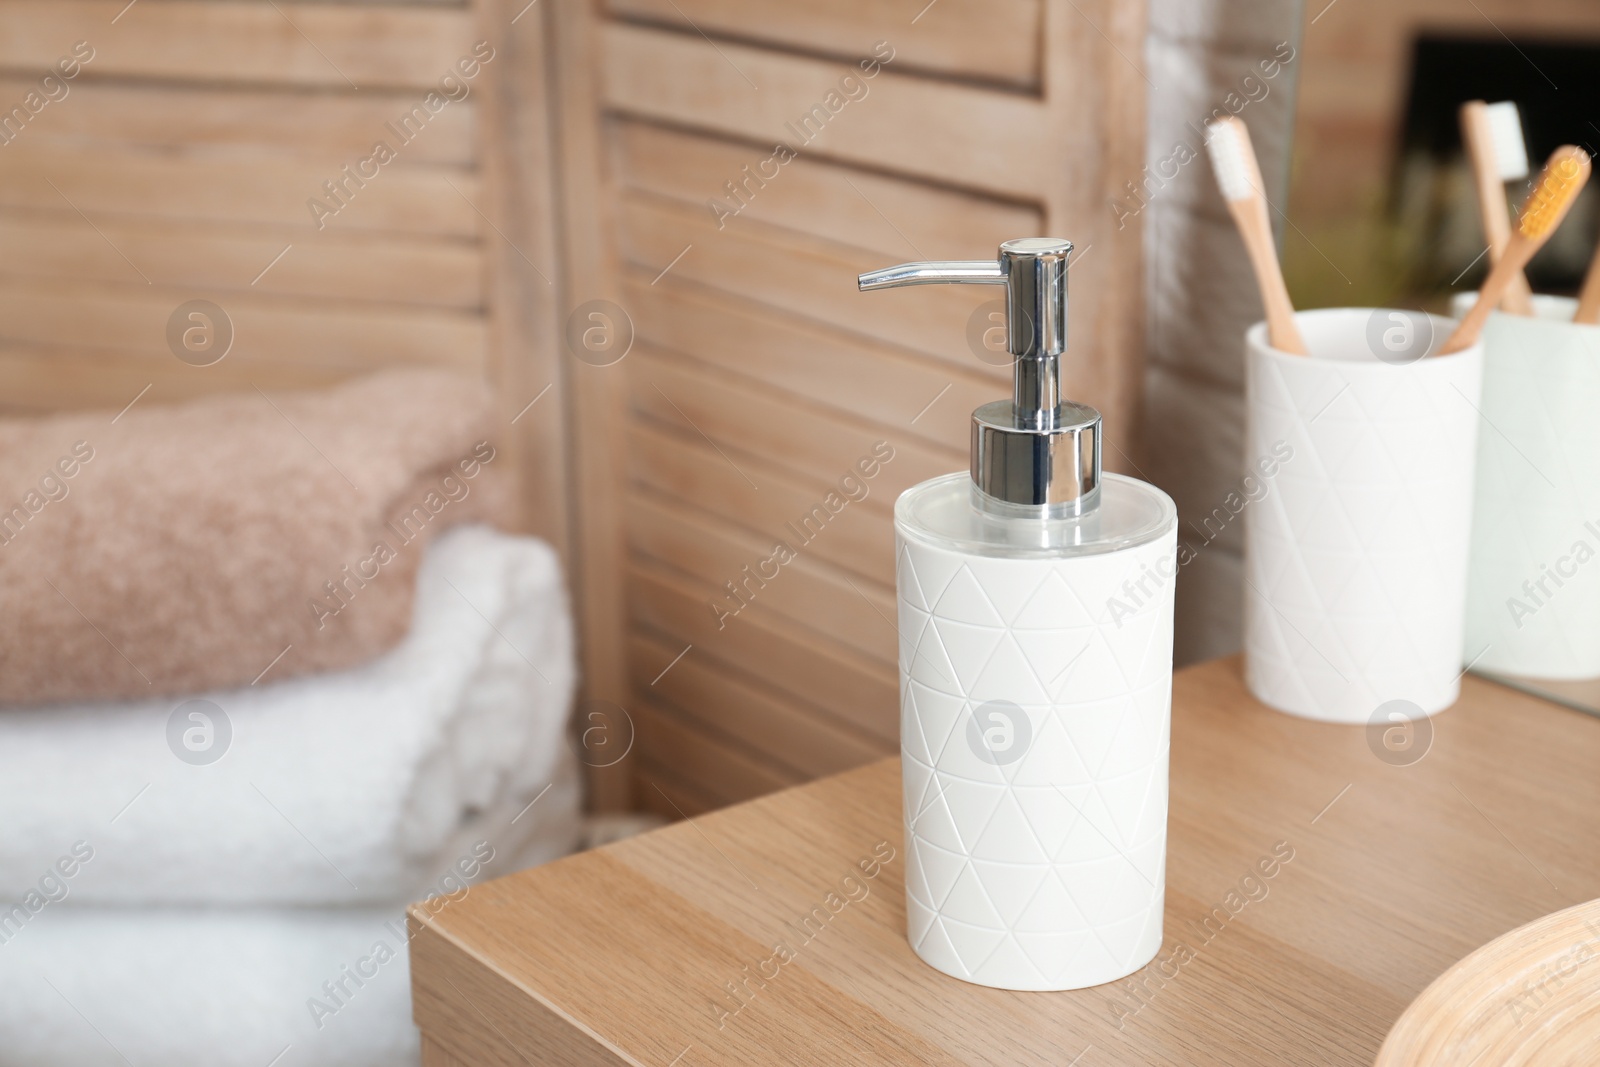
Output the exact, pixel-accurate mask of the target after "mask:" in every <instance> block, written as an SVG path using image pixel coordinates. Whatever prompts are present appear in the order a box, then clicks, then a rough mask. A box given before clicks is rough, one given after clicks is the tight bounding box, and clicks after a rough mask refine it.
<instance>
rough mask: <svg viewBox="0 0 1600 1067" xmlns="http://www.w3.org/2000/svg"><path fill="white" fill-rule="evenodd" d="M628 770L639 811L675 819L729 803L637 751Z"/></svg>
mask: <svg viewBox="0 0 1600 1067" xmlns="http://www.w3.org/2000/svg"><path fill="white" fill-rule="evenodd" d="M636 761H637V762H636V764H635V766H634V767H633V768H632V769H631V773H632V778H633V785H632V790H633V796H634V798H635V800H636V802H637V803H638V805H639V810H641V811H646V812H649V813H650V814H652V815H659V816H661V817H662V818H663V819H670V820H672V821H674V822H676V821H677V820H679V819H692V818H694V817H695V816H696V815H700V814H702V813H704V812H708V811H713V810H715V809H717V808H720V807H724V806H726V804H727V803H728V802H727V801H725V800H721V799H719V798H717V797H713V796H711V795H710V794H708V793H704V792H701V791H700V790H699V789H697V788H695V787H694V786H693V785H690V784H688V783H686V782H683V781H681V780H680V779H679V778H678V777H677V776H676V775H675V774H674V773H673V772H672V769H671V768H669V767H663V766H662V765H661V764H659V763H655V762H652V761H651V760H650V757H649V754H648V753H640V754H639V755H638V756H637V757H636Z"/></svg>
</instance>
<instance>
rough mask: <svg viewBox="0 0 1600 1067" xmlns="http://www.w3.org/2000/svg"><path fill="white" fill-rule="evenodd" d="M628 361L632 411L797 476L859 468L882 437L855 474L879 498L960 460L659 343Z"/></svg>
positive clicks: (960, 455) (826, 476)
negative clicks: (869, 473) (876, 461)
mask: <svg viewBox="0 0 1600 1067" xmlns="http://www.w3.org/2000/svg"><path fill="white" fill-rule="evenodd" d="M630 359H631V360H632V362H631V363H630V365H629V375H628V384H629V387H630V390H631V396H632V402H633V409H634V411H636V412H638V413H639V414H641V415H643V416H647V417H649V418H653V419H655V420H657V421H658V422H662V423H665V424H668V425H673V424H681V423H682V422H683V420H684V419H688V420H689V421H690V422H691V423H693V424H694V425H695V426H697V427H699V428H700V430H701V431H702V432H704V433H706V434H707V435H709V436H710V437H711V439H712V440H715V441H732V442H737V444H738V447H739V448H740V449H742V450H743V451H746V452H752V453H754V454H756V455H758V456H760V457H761V458H762V459H764V460H766V461H768V462H770V463H774V464H776V465H778V466H781V467H784V468H786V469H788V470H791V471H794V472H796V473H797V474H799V475H801V476H802V477H806V476H809V477H811V478H820V479H822V480H823V481H825V482H836V481H838V480H839V479H840V478H841V477H843V476H844V475H846V474H849V473H851V472H852V471H854V472H857V473H859V470H860V468H859V466H858V465H859V463H860V462H861V460H862V459H864V458H870V457H871V455H872V448H873V445H874V444H876V443H877V442H879V441H889V443H890V445H891V446H892V447H893V448H894V459H893V460H891V461H890V462H888V463H887V464H880V465H879V467H878V474H877V475H876V476H875V477H873V478H870V479H863V483H864V484H865V486H866V489H867V491H868V493H869V494H871V495H873V496H876V497H877V498H878V500H879V501H880V502H883V503H887V502H889V501H892V500H894V499H895V498H896V497H897V496H899V495H900V493H902V492H903V491H904V490H906V489H907V488H909V487H910V486H913V485H916V484H917V483H918V482H922V481H926V480H927V479H929V478H933V477H937V476H938V475H941V474H948V473H950V472H951V471H957V470H964V469H966V466H967V456H966V454H965V453H964V452H957V451H956V450H955V449H953V448H952V449H945V448H939V447H937V446H934V445H930V444H928V443H926V442H924V441H922V440H920V439H918V438H916V437H912V436H910V435H908V434H903V433H897V432H896V431H895V430H893V429H891V428H889V427H885V426H882V425H873V424H872V423H869V422H864V421H862V420H858V419H854V418H849V417H845V416H841V415H838V414H835V413H834V412H832V411H829V410H828V409H826V408H823V407H819V406H814V405H811V404H808V403H805V402H803V401H800V400H799V399H798V398H796V397H795V396H793V395H792V394H784V393H782V392H779V391H776V390H772V389H769V388H766V387H763V386H761V385H759V384H757V383H755V382H751V381H748V380H747V379H741V378H738V377H735V376H733V375H730V374H728V373H726V372H723V371H720V370H719V369H717V368H714V367H711V366H708V365H707V364H704V363H699V362H697V361H694V360H691V359H688V358H686V357H683V356H680V355H677V354H675V353H669V352H667V351H666V350H665V349H657V348H654V347H652V346H650V345H645V344H641V345H639V346H637V348H636V349H635V350H634V352H633V354H632V355H631V356H630ZM890 434H895V436H894V438H893V440H890V438H889V435H890ZM868 469H871V467H870V466H869V468H868Z"/></svg>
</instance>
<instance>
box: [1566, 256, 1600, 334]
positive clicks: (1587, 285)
mask: <svg viewBox="0 0 1600 1067" xmlns="http://www.w3.org/2000/svg"><path fill="white" fill-rule="evenodd" d="M1572 321H1573V322H1582V323H1587V324H1588V325H1590V326H1593V325H1594V324H1596V323H1600V248H1597V249H1595V253H1594V258H1593V259H1592V260H1590V261H1589V272H1588V273H1587V274H1585V275H1584V276H1583V288H1582V289H1580V290H1579V291H1578V311H1577V314H1575V315H1573V316H1572Z"/></svg>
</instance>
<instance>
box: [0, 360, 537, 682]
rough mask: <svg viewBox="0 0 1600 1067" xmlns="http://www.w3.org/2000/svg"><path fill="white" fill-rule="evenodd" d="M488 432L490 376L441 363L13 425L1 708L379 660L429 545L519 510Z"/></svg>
mask: <svg viewBox="0 0 1600 1067" xmlns="http://www.w3.org/2000/svg"><path fill="white" fill-rule="evenodd" d="M488 437H489V399H488V395H487V390H486V389H485V387H484V385H483V384H482V383H481V382H479V381H477V380H475V379H471V378H467V377H465V376H462V375H458V374H450V373H446V372H442V371H425V370H417V371H395V372H389V373H384V374H379V375H375V376H373V377H371V378H366V379H362V380H359V381H355V382H351V383H348V384H345V385H342V386H339V387H337V388H334V389H330V390H326V391H322V392H316V393H285V394H279V395H271V394H267V393H263V392H260V391H257V390H252V391H250V392H245V393H239V394H233V395H227V396H216V397H209V398H206V399H203V400H197V401H193V402H190V403H185V404H177V405H171V406H158V405H155V404H149V403H144V404H135V405H134V406H133V407H132V408H131V409H128V410H126V411H124V412H123V413H122V414H120V415H118V414H117V413H116V412H112V411H105V412H101V411H95V412H78V413H73V414H68V415H56V416H50V417H47V418H40V419H27V420H19V419H7V420H0V703H6V704H40V703H48V702H52V701H60V700H69V699H70V700H82V699H86V698H99V699H117V698H123V697H148V696H151V695H154V694H161V693H174V694H175V693H185V692H195V691H200V690H205V689H211V688H217V687H222V686H236V685H243V684H248V683H250V682H251V681H252V680H254V679H256V678H257V677H258V676H264V677H262V681H263V683H264V682H266V681H270V680H274V679H278V678H284V677H287V676H289V675H293V674H300V673H304V672H307V671H314V670H329V669H333V668H339V667H348V666H351V665H354V664H356V663H359V662H362V661H364V660H366V659H369V658H371V657H373V656H375V655H377V654H378V653H380V652H382V651H384V650H385V649H387V648H389V647H391V646H392V645H394V644H396V643H397V642H398V641H399V640H400V638H401V637H402V636H403V635H404V633H405V631H406V627H407V625H408V623H409V621H410V613H411V598H412V593H413V591H414V589H415V586H416V582H415V576H416V570H417V564H418V563H419V562H420V560H421V557H422V547H423V545H424V544H426V542H427V541H428V540H429V539H430V538H432V537H433V536H434V535H435V534H437V533H438V531H439V530H441V529H443V528H444V527H446V526H449V525H451V524H453V523H457V522H462V521H467V520H477V521H481V520H484V519H498V518H501V517H502V516H503V514H504V509H505V506H506V503H507V494H506V492H505V488H506V485H505V481H504V480H502V479H500V478H499V477H497V475H498V474H499V473H501V468H503V467H504V466H505V460H504V459H503V458H499V457H498V456H497V454H496V452H495V450H494V447H493V446H492V445H491V444H490V443H489V441H488ZM269 667H270V670H269Z"/></svg>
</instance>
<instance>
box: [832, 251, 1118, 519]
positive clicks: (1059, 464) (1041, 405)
mask: <svg viewBox="0 0 1600 1067" xmlns="http://www.w3.org/2000/svg"><path fill="white" fill-rule="evenodd" d="M1071 254H1072V242H1070V241H1061V240H1057V239H1056V238H1053V237H1025V238H1023V239H1021V240H1017V241H1007V242H1006V243H1005V244H1003V245H1001V246H1000V257H999V259H998V260H984V259H975V260H940V261H935V262H930V263H902V264H900V265H899V266H898V267H885V268H884V269H883V270H874V271H868V272H867V273H866V274H863V275H861V276H860V277H859V278H857V279H856V280H857V283H858V284H859V285H860V287H861V289H862V291H867V290H871V289H889V288H893V287H896V286H901V285H932V284H936V283H941V282H965V283H969V284H975V285H1004V286H1005V287H1006V301H1005V304H1006V349H1007V351H1009V352H1010V353H1011V360H1012V371H1013V374H1014V375H1015V385H1014V389H1013V392H1012V397H1011V399H1010V400H1009V401H1006V400H997V401H995V402H993V403H991V404H985V405H983V406H982V407H980V408H978V409H977V410H976V411H974V412H973V413H972V480H973V482H974V483H975V484H976V485H977V487H978V490H979V491H980V492H982V493H983V494H984V496H986V497H988V498H989V499H990V500H991V501H995V502H998V503H999V504H1000V505H1001V506H1002V509H1003V510H1006V511H1010V510H1011V509H1010V508H1006V507H1004V506H1005V505H1014V506H1015V507H1016V511H1015V514H1018V515H1032V516H1036V517H1039V518H1065V517H1067V516H1071V515H1081V514H1083V513H1084V512H1086V511H1089V510H1091V509H1092V508H1094V507H1095V505H1097V504H1098V503H1099V500H1100V413H1099V412H1098V411H1096V410H1095V409H1094V408H1092V407H1089V406H1087V405H1085V404H1075V403H1073V402H1072V401H1070V400H1063V399H1062V398H1061V354H1062V353H1063V352H1065V351H1066V348H1067V258H1068V257H1069V256H1070V255H1071Z"/></svg>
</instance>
